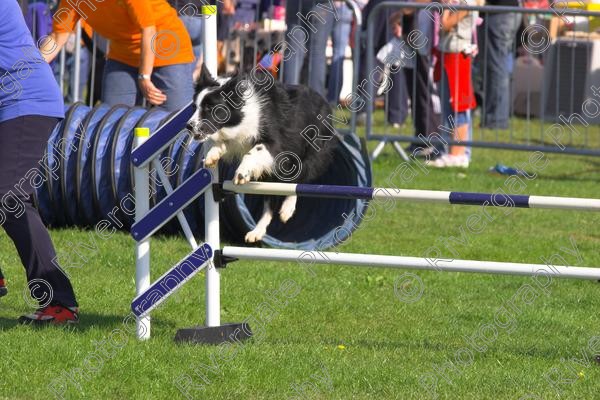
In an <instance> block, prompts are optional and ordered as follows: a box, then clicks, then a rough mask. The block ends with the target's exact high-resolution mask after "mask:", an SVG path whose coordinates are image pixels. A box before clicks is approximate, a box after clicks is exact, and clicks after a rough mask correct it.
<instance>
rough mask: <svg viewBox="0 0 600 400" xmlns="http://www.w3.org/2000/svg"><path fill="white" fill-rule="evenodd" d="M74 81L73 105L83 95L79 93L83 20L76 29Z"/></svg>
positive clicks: (72, 89) (72, 91) (78, 22)
mask: <svg viewBox="0 0 600 400" xmlns="http://www.w3.org/2000/svg"><path fill="white" fill-rule="evenodd" d="M73 61H74V62H75V63H74V64H73V77H72V78H73V79H71V82H72V85H73V87H72V88H71V93H73V103H76V102H78V101H79V97H80V96H81V95H82V93H79V86H80V85H79V83H80V82H81V20H79V21H77V26H76V27H75V50H74V51H73Z"/></svg>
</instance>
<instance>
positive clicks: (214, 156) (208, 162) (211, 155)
mask: <svg viewBox="0 0 600 400" xmlns="http://www.w3.org/2000/svg"><path fill="white" fill-rule="evenodd" d="M220 159H221V152H220V151H212V149H211V150H209V151H208V154H207V155H206V158H205V159H204V165H205V166H207V167H208V168H214V167H216V166H217V163H218V162H219V160H220Z"/></svg>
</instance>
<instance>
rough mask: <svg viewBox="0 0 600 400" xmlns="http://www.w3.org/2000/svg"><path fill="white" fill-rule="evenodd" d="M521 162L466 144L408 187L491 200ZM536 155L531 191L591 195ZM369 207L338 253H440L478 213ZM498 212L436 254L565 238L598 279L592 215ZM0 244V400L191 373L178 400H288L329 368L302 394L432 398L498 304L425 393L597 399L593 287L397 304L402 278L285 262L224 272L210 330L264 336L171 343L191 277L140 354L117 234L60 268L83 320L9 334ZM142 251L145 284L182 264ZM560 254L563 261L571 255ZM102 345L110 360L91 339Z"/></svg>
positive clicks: (128, 393)
mask: <svg viewBox="0 0 600 400" xmlns="http://www.w3.org/2000/svg"><path fill="white" fill-rule="evenodd" d="M528 157H529V154H528V153H523V152H508V151H498V150H485V149H475V150H474V157H473V160H474V161H473V164H472V166H471V167H470V168H469V170H468V171H466V172H464V173H460V172H459V171H451V170H441V171H431V172H430V173H428V174H423V173H422V174H419V175H418V176H415V177H414V179H412V181H410V182H409V183H406V184H405V185H404V187H406V188H418V189H422V188H423V189H437V190H461V191H482V192H490V191H495V190H496V189H498V188H502V187H503V186H504V181H505V179H506V177H499V176H494V175H490V174H488V173H487V169H488V167H490V166H492V165H494V164H495V163H496V162H502V163H504V164H507V165H514V164H516V163H519V162H520V163H525V162H526V161H527V159H528ZM547 158H548V160H549V163H548V165H547V167H546V168H545V169H544V170H543V171H541V172H540V173H539V176H538V177H537V178H536V179H534V180H531V181H528V182H527V187H526V189H524V190H523V193H531V194H536V195H559V196H573V197H600V196H599V190H598V188H599V185H598V184H599V183H600V178H599V177H600V175H599V172H600V160H598V159H594V158H589V157H588V158H586V157H574V156H564V155H560V154H549V155H548V156H547ZM400 162H401V160H400V159H399V158H398V157H397V155H396V154H395V153H394V152H393V149H391V147H388V148H387V149H386V151H385V152H384V153H383V154H382V155H381V156H380V158H378V159H377V160H376V162H375V163H374V175H375V183H376V184H379V185H383V184H385V182H386V180H387V178H388V177H389V176H390V174H391V173H392V172H393V171H394V169H395V168H396V167H397V166H398V165H399V163H400ZM394 182H397V181H394ZM398 184H399V183H398ZM374 210H376V214H375V216H374V217H373V218H372V219H371V220H369V221H365V222H364V223H363V225H362V226H361V228H360V229H359V230H358V231H356V232H355V233H354V234H353V236H352V237H351V239H350V240H349V241H348V242H347V243H346V244H344V245H343V246H340V247H339V250H340V251H344V252H346V251H348V252H368V253H374V254H392V255H411V256H417V257H421V256H422V255H423V254H424V253H425V252H426V251H427V249H428V248H430V246H434V245H436V244H439V243H440V242H439V241H438V238H448V237H450V236H457V235H459V229H460V227H461V226H462V227H463V229H464V228H465V223H466V221H467V218H468V217H469V216H470V215H473V214H476V213H481V208H479V207H460V206H442V205H431V204H418V203H401V202H398V203H397V204H396V205H395V207H393V208H392V209H391V210H385V209H384V207H383V206H382V205H376V206H375V208H374ZM505 212H506V210H503V209H495V210H490V211H489V213H490V215H491V217H492V219H493V220H492V221H490V222H489V223H488V225H487V226H486V227H485V229H484V230H483V231H482V232H481V233H479V234H473V233H469V232H467V233H468V243H466V244H457V245H456V246H455V253H456V254H453V253H451V252H450V251H448V250H446V251H445V256H447V257H448V258H461V259H474V260H477V259H479V260H494V261H511V262H529V263H541V259H540V257H550V256H552V255H553V254H555V253H557V252H558V251H559V249H560V248H561V247H569V246H570V242H569V240H570V239H569V238H573V240H575V242H576V244H577V246H578V249H579V252H580V253H581V256H582V257H583V261H582V262H581V263H580V265H581V266H596V267H598V266H600V231H599V228H598V227H599V226H600V216H599V215H598V214H597V213H589V212H567V211H553V210H522V209H521V210H519V209H516V210H513V212H512V213H510V214H509V215H505ZM51 235H52V237H53V239H54V242H55V245H56V247H57V249H58V251H59V253H61V252H68V251H69V250H70V249H72V247H73V244H74V243H80V242H86V241H88V240H89V233H88V232H85V231H80V230H76V229H65V230H60V229H59V230H52V231H51ZM0 236H1V238H0V265H2V267H3V269H4V272H5V274H6V275H7V277H8V282H9V290H10V293H9V295H8V296H7V297H5V298H3V299H2V300H1V301H0V338H1V343H2V349H3V352H2V363H0V365H1V367H0V368H1V369H0V372H1V374H0V376H1V377H2V383H1V384H0V387H1V388H2V390H1V391H0V397H2V398H4V397H5V398H7V399H45V398H49V397H50V398H53V396H52V395H51V394H50V392H49V390H48V385H49V384H50V383H51V382H52V381H53V380H54V379H58V380H59V381H62V382H66V383H67V385H68V389H67V391H66V393H65V394H64V398H67V399H76V398H86V399H87V398H89V399H180V398H185V397H184V395H183V394H182V393H181V392H180V391H179V390H178V389H177V387H176V386H175V384H174V381H175V379H177V378H178V377H180V376H181V375H182V374H187V375H189V376H190V377H191V378H192V379H193V382H194V383H195V385H196V387H195V389H191V392H190V397H189V398H197V399H234V398H247V399H282V398H288V397H292V398H293V397H294V396H295V394H294V392H293V391H292V385H299V384H302V383H305V382H308V381H309V380H311V375H315V374H317V375H315V376H322V375H323V371H326V373H327V375H328V376H329V377H330V379H331V386H328V385H327V384H326V382H323V381H322V382H321V383H318V384H317V385H316V386H314V387H313V389H314V391H312V392H309V393H308V392H307V393H305V396H303V397H306V398H314V399H371V398H372V399H425V398H429V397H430V396H428V393H427V391H426V390H424V389H423V388H422V387H421V386H420V385H419V380H420V379H421V377H423V376H425V377H427V378H428V379H430V378H431V376H432V375H431V373H433V372H434V371H435V370H434V366H437V367H436V368H438V369H439V368H441V367H443V366H444V365H446V366H449V365H450V364H449V362H450V361H452V362H453V363H455V355H456V354H457V352H459V351H460V350H461V349H464V348H465V347H468V346H469V345H468V344H467V341H466V339H465V336H472V335H473V334H474V333H476V332H478V330H479V329H484V333H485V332H487V334H488V335H491V334H492V332H493V331H490V330H488V331H485V328H482V326H484V325H485V324H494V315H495V313H496V312H497V310H499V308H500V307H502V306H505V307H509V302H510V301H511V299H512V303H513V304H515V305H516V306H517V307H518V312H517V311H514V312H513V313H512V314H513V320H514V322H513V323H512V327H513V329H512V331H511V332H509V329H508V328H506V329H504V328H500V327H499V325H497V326H496V328H495V329H496V331H497V337H495V338H493V337H491V336H488V338H491V339H489V340H488V345H487V346H486V347H487V349H485V350H484V351H475V350H471V354H473V359H472V361H471V360H469V359H468V358H467V359H463V361H464V362H465V364H464V365H463V366H459V365H458V364H456V363H455V364H454V365H455V366H456V368H458V370H455V371H451V370H450V369H447V371H448V372H447V378H448V379H449V380H450V381H451V382H448V381H446V380H445V379H444V378H442V377H441V376H439V374H438V384H437V395H438V398H441V399H519V398H524V399H525V398H527V399H554V398H568V399H594V398H597V397H598V395H597V393H598V389H600V384H598V381H599V379H600V371H599V368H600V367H599V366H597V364H595V363H594V362H593V360H592V357H593V356H594V355H595V350H598V351H599V352H600V346H598V345H595V344H594V343H593V341H592V345H591V346H588V341H589V340H590V339H591V338H593V337H597V336H600V325H599V324H598V308H599V307H600V283H597V282H594V281H576V280H559V279H555V280H553V281H552V283H551V284H550V286H549V293H548V294H547V295H546V294H542V295H540V296H539V297H535V296H530V297H526V295H523V296H522V297H520V298H519V299H520V300H518V299H517V298H516V297H515V296H518V295H519V293H520V294H523V292H519V290H523V289H522V288H527V286H524V285H533V284H534V283H533V281H532V279H531V278H529V277H511V276H501V275H478V274H467V273H445V272H437V271H411V272H413V273H415V274H417V275H418V277H419V279H420V280H421V281H422V284H423V286H422V288H423V294H422V297H421V298H420V299H419V300H418V301H415V302H412V303H407V302H402V301H400V300H399V298H398V296H396V295H395V290H394V286H395V283H396V284H397V283H398V282H400V281H401V280H402V279H400V278H401V277H402V276H403V273H404V272H405V271H402V270H391V269H378V268H377V269H372V268H364V269H362V268H356V267H345V266H337V265H331V266H317V267H315V268H314V275H313V274H311V273H310V271H309V270H308V269H307V268H302V267H299V266H298V265H296V264H295V263H271V262H237V263H234V264H231V265H230V266H229V267H228V268H227V269H226V270H224V271H223V272H222V310H223V311H222V320H223V321H224V322H228V321H231V322H234V321H242V320H244V319H245V318H248V317H250V316H252V317H253V318H255V319H256V318H259V317H260V318H262V320H264V321H268V322H263V323H261V324H260V325H262V326H259V325H257V323H256V321H255V322H254V324H253V325H254V329H255V331H257V332H260V333H262V334H261V335H259V336H258V337H256V338H254V339H252V340H250V341H248V342H244V344H242V345H239V344H238V345H235V347H230V348H219V347H211V346H182V345H175V344H174V343H173V336H174V333H175V331H176V329H178V328H183V327H189V326H192V325H198V324H202V323H203V319H204V311H203V307H204V277H203V274H200V275H199V276H197V277H196V278H194V279H193V280H192V281H190V282H189V283H187V284H186V285H185V286H184V287H183V288H182V289H181V290H180V291H179V292H177V293H176V294H175V295H173V296H172V297H171V298H169V299H168V300H167V301H166V303H165V304H164V305H162V306H161V307H160V308H159V309H158V310H157V311H156V312H154V313H153V315H152V318H153V325H152V339H151V340H149V341H146V342H143V343H140V342H137V341H136V340H135V338H134V336H133V335H128V336H123V337H120V336H116V335H117V333H118V332H123V331H124V326H123V324H122V320H123V318H124V317H125V316H126V315H128V313H129V304H130V302H131V300H132V298H133V297H134V294H135V291H134V276H135V264H134V252H133V249H134V242H133V240H132V239H131V238H130V237H129V236H128V235H127V234H126V233H122V232H119V233H115V234H114V236H112V237H111V238H109V239H106V240H102V239H100V238H98V237H96V240H97V246H98V250H97V252H96V253H94V252H93V251H89V250H88V251H87V252H85V251H83V253H82V254H83V255H84V256H85V257H86V259H87V262H85V263H84V265H83V266H82V267H81V268H80V269H69V273H70V274H71V277H72V282H73V285H74V287H75V289H76V292H77V295H78V300H79V302H80V306H81V323H80V324H79V326H77V327H76V328H74V329H72V330H65V329H60V328H52V327H51V328H45V329H32V328H30V327H23V326H18V325H16V323H15V319H16V317H18V316H19V315H20V314H21V313H24V312H28V311H30V310H31V308H30V306H28V305H27V303H26V302H25V300H24V298H23V294H22V292H23V290H24V289H25V288H26V282H25V276H24V273H23V268H22V267H21V265H20V262H19V259H18V256H17V254H16V252H15V250H14V248H13V246H12V243H11V242H10V239H9V238H8V237H7V236H6V235H5V234H4V233H3V232H2V233H0ZM152 248H153V252H152V263H153V264H152V265H153V277H154V278H156V277H158V276H159V275H160V274H161V273H162V272H163V271H165V270H166V269H167V268H169V267H170V266H171V265H172V264H174V263H175V262H176V261H177V260H178V259H180V258H181V257H183V256H184V255H185V254H187V252H188V251H189V249H188V247H187V244H186V242H185V241H184V240H183V239H182V238H176V237H171V238H159V239H156V240H153V241H152ZM563 254H565V253H563ZM565 258H566V259H567V261H568V262H569V263H571V264H575V263H576V261H575V257H574V256H570V255H565ZM286 280H293V281H295V282H296V284H297V285H298V287H299V288H300V291H299V293H297V295H296V296H294V297H293V298H289V299H288V302H287V304H286V305H285V306H281V305H279V306H273V308H271V314H270V316H269V315H268V312H267V311H268V309H267V308H265V307H264V304H263V306H261V303H264V302H265V301H270V302H271V303H272V300H269V299H270V298H272V297H273V295H272V294H269V293H267V291H270V292H271V291H274V290H278V289H279V288H280V286H281V285H282V283H283V282H285V281H286ZM402 281H403V280H402ZM412 283H413V286H412V287H409V284H408V283H407V284H406V285H404V286H401V287H402V288H404V289H405V290H406V291H408V292H410V291H411V290H416V292H418V291H419V290H418V289H420V287H419V285H417V284H418V281H414V280H413V282H412ZM532 287H533V286H532ZM529 294H530V295H532V292H529ZM278 298H279V299H280V300H281V298H282V297H281V295H279V297H278ZM525 301H527V302H528V303H530V304H525ZM488 328H489V327H488ZM115 330H119V331H115ZM112 332H115V333H112ZM111 335H113V336H114V338H115V340H117V341H116V342H115V343H116V344H118V345H122V347H121V348H117V349H112V347H110V346H109V347H106V344H100V345H98V344H97V342H102V341H105V340H106V339H108V338H109V337H111ZM117 338H121V339H120V342H119V341H118V339H117ZM125 341H126V343H125ZM340 345H342V346H344V347H340ZM96 346H99V347H100V348H103V346H104V349H105V350H103V351H102V350H100V352H102V353H103V358H104V359H105V360H104V362H103V365H101V366H100V363H99V362H97V363H95V364H90V365H91V368H95V369H96V371H92V370H87V371H88V372H86V375H85V376H81V377H79V378H76V380H77V382H78V384H79V387H77V385H76V384H75V383H74V382H73V381H72V380H69V379H68V378H67V377H66V373H67V372H69V371H70V372H72V371H73V370H74V369H77V368H80V369H81V368H85V364H84V360H85V359H86V358H89V357H90V354H91V353H93V352H94V351H96V350H95V349H96ZM590 347H591V348H590ZM111 349H112V350H111ZM471 349H472V348H471ZM480 349H481V347H480ZM459 354H462V355H466V354H468V353H465V352H463V353H460V352H459ZM582 354H583V356H586V357H589V361H585V360H584V361H581V365H577V364H576V363H575V362H574V361H563V360H570V359H572V358H576V359H581V358H582V357H583V356H582ZM465 360H466V361H465ZM213 363H214V364H216V366H217V367H218V369H219V370H220V372H206V373H205V378H206V382H205V381H203V380H202V379H201V378H200V377H199V376H198V375H195V374H194V371H195V370H202V368H201V366H202V365H204V366H210V365H212V364H213ZM553 368H555V370H553ZM557 371H558V372H557ZM548 372H552V373H554V374H555V375H556V376H555V381H556V382H557V383H556V384H555V386H556V387H557V388H558V390H560V392H559V391H557V389H556V388H555V387H553V386H551V385H550V384H549V382H548V380H547V379H546V378H544V375H545V374H547V373H548ZM312 379H313V381H314V379H315V378H312ZM201 384H204V385H203V386H202V385H201ZM305 387H309V386H308V385H306V386H305ZM527 394H535V395H536V396H538V397H535V396H533V395H532V396H530V397H527V396H526V395H527ZM559 394H560V397H559V396H558V395H559ZM522 396H524V397H522Z"/></svg>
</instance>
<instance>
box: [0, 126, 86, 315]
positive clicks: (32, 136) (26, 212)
mask: <svg viewBox="0 0 600 400" xmlns="http://www.w3.org/2000/svg"><path fill="white" fill-rule="evenodd" d="M58 121H59V120H58V119H57V118H52V117H44V116H38V115H28V116H22V117H17V118H14V119H11V120H8V121H4V122H0V195H1V197H0V212H1V214H0V222H1V223H2V227H3V228H4V230H5V231H6V233H7V234H8V236H9V237H10V238H11V239H12V241H13V242H14V244H15V247H16V248H17V252H18V253H19V257H20V258H21V262H22V263H23V266H24V267H25V271H26V273H27V280H28V282H29V285H30V286H29V289H30V291H31V295H32V297H34V298H35V299H36V300H39V301H40V302H43V303H44V304H48V303H49V299H50V298H51V299H52V300H51V302H52V303H59V304H62V305H64V306H67V307H76V306H77V301H76V300H75V294H74V293H73V287H72V286H71V282H70V281H69V279H68V278H67V277H66V275H65V274H64V273H63V272H62V271H61V270H60V269H59V268H58V267H57V265H58V264H57V260H56V251H55V250H54V246H53V245H52V240H51V239H50V235H49V234H48V230H47V229H46V227H45V226H44V224H43V223H42V220H41V218H40V215H39V214H38V211H37V209H36V208H35V207H34V205H33V191H34V190H35V187H34V186H33V185H39V182H40V179H33V178H32V176H33V171H35V170H36V169H37V168H38V167H39V164H38V162H39V160H40V159H41V158H42V156H43V154H44V148H45V147H46V144H47V142H48V138H49V136H50V134H51V133H52V130H53V128H54V127H55V126H56V124H57V123H58ZM38 176H39V175H38Z"/></svg>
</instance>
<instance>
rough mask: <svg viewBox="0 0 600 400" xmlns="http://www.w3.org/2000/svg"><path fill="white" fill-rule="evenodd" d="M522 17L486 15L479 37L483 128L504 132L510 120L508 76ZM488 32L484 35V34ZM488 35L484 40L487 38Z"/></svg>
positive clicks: (515, 15) (519, 15)
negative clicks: (482, 87) (484, 26)
mask: <svg viewBox="0 0 600 400" xmlns="http://www.w3.org/2000/svg"><path fill="white" fill-rule="evenodd" d="M521 18H522V16H521V14H514V13H501V14H487V15H486V16H485V18H484V21H485V22H484V23H485V24H486V28H485V29H483V32H484V34H483V35H480V38H481V44H480V49H481V50H482V51H481V53H480V54H479V56H480V60H479V61H480V63H483V64H484V65H483V66H482V67H481V70H482V73H483V74H484V75H483V77H482V78H481V79H483V81H484V86H485V87H484V93H483V96H484V101H483V107H484V109H483V110H482V111H483V112H482V119H481V125H482V126H483V127H486V128H498V129H507V128H508V120H509V117H510V101H511V96H510V74H511V73H512V69H513V64H514V50H513V48H514V45H515V39H516V35H517V30H518V29H519V26H520V25H521ZM486 31H487V35H485V32H486ZM486 36H487V37H486Z"/></svg>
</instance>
